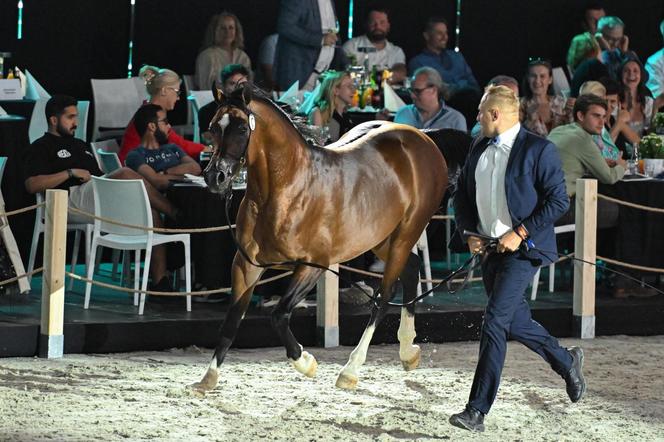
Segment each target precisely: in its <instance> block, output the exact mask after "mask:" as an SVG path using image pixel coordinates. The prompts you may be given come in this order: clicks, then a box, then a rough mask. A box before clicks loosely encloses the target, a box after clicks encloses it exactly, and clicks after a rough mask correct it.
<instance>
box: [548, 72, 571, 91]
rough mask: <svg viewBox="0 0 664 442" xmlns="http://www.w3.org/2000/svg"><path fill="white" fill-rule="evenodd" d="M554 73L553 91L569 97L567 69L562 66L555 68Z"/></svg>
mask: <svg viewBox="0 0 664 442" xmlns="http://www.w3.org/2000/svg"><path fill="white" fill-rule="evenodd" d="M552 75H553V91H554V92H555V93H556V95H563V96H565V98H567V97H569V93H570V87H569V81H568V80H567V75H565V69H564V68H561V67H558V68H553V70H552Z"/></svg>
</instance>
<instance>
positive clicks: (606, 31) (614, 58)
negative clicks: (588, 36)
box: [595, 16, 630, 81]
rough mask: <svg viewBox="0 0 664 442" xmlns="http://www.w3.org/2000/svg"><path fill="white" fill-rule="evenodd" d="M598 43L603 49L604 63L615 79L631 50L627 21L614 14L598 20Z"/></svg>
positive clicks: (596, 36) (618, 79) (596, 35)
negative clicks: (626, 29) (626, 32)
mask: <svg viewBox="0 0 664 442" xmlns="http://www.w3.org/2000/svg"><path fill="white" fill-rule="evenodd" d="M595 38H596V39H597V43H599V46H600V48H601V49H602V58H601V60H602V63H604V65H606V67H607V69H608V70H609V75H611V76H612V77H613V79H614V80H617V81H620V78H617V72H618V68H619V67H620V64H621V63H622V60H623V58H624V57H625V55H627V54H628V53H629V52H630V51H629V37H627V35H625V23H623V21H622V20H621V19H620V18H618V17H614V16H608V17H602V18H600V19H599V21H598V22H597V33H596V34H595Z"/></svg>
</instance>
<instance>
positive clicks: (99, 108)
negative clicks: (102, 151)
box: [90, 77, 145, 141]
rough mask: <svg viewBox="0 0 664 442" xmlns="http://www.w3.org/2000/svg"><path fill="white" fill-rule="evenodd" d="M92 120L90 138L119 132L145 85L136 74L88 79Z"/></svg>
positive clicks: (143, 92)
mask: <svg viewBox="0 0 664 442" xmlns="http://www.w3.org/2000/svg"><path fill="white" fill-rule="evenodd" d="M90 83H91V85H92V97H93V102H94V109H95V112H94V113H95V122H94V125H93V129H92V138H91V140H92V141H96V140H97V139H98V138H99V137H100V136H102V133H101V132H102V130H103V132H104V134H103V136H105V137H107V136H115V135H122V134H123V133H124V130H125V128H126V127H127V125H128V124H129V121H131V117H132V116H133V115H134V113H135V112H136V109H138V108H139V107H140V106H141V104H143V99H144V97H145V85H144V84H143V80H142V79H141V78H139V77H133V78H114V79H107V80H99V79H94V78H93V79H91V80H90Z"/></svg>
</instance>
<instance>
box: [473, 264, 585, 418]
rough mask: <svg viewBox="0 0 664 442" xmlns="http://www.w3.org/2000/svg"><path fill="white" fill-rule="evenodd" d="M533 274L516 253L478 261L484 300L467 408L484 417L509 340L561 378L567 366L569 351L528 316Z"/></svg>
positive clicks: (501, 369) (570, 365)
mask: <svg viewBox="0 0 664 442" xmlns="http://www.w3.org/2000/svg"><path fill="white" fill-rule="evenodd" d="M536 271H537V266H536V265H534V264H533V263H532V262H531V261H530V260H529V259H527V258H525V257H523V256H522V255H521V254H520V253H519V252H518V251H517V252H514V253H491V254H489V255H488V256H487V257H486V258H485V260H484V262H483V263H482V279H483V282H484V287H485V289H486V292H487V295H488V297H489V300H488V303H487V306H486V310H485V312H484V321H483V323H482V332H481V336H480V354H479V360H478V362H477V368H476V370H475V378H474V379H473V386H472V388H471V390H470V398H469V400H468V405H470V406H471V407H473V408H475V409H477V410H479V411H481V412H482V413H484V414H487V413H488V412H489V410H490V409H491V405H492V404H493V401H494V400H495V398H496V392H497V391H498V385H499V384H500V376H501V373H502V371H503V365H504V363H505V353H506V352H507V340H508V339H514V340H516V341H518V342H520V343H522V344H524V345H525V346H526V347H528V348H529V349H531V350H532V351H534V352H535V353H537V354H539V355H540V356H541V357H542V358H543V359H544V360H545V361H547V362H548V363H549V365H551V368H553V370H554V371H555V372H556V373H558V374H559V375H561V376H563V375H565V373H567V372H568V371H569V369H570V368H571V367H572V357H571V356H570V354H569V352H568V351H567V350H566V349H565V348H563V347H561V346H560V344H558V340H557V339H556V338H554V337H553V336H551V335H550V334H549V332H548V331H546V329H545V328H544V327H542V326H541V325H540V324H539V323H538V322H536V321H534V320H533V319H532V317H531V315H530V307H529V306H528V303H527V302H526V299H525V297H524V294H525V291H526V289H527V288H528V284H529V283H530V282H531V281H532V280H533V276H534V275H535V272H536Z"/></svg>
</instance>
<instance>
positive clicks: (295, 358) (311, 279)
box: [272, 265, 323, 378]
mask: <svg viewBox="0 0 664 442" xmlns="http://www.w3.org/2000/svg"><path fill="white" fill-rule="evenodd" d="M322 273H323V270H321V269H318V268H315V267H307V266H303V265H300V266H298V267H296V268H295V271H294V272H293V276H292V278H291V281H290V284H289V285H288V290H287V291H286V294H285V295H284V296H283V297H282V298H281V300H280V301H279V304H277V307H276V308H275V309H274V311H273V312H272V326H273V327H274V329H275V330H276V331H277V333H278V334H279V337H280V338H281V342H282V343H283V344H284V346H285V347H286V356H288V359H290V360H291V363H292V364H293V367H294V368H295V369H296V370H297V371H299V372H300V373H302V374H304V375H305V376H308V377H310V378H312V377H314V376H315V375H316V369H317V367H318V363H317V362H316V358H314V357H313V356H312V355H311V354H310V353H309V352H306V351H303V350H302V346H301V345H300V343H299V342H297V339H295V336H293V333H292V332H291V329H290V317H291V312H292V311H293V308H295V306H296V305H297V304H298V303H299V302H300V301H301V300H302V299H304V297H305V296H306V295H307V293H309V291H310V290H311V289H312V288H313V287H314V285H315V284H316V282H317V281H318V279H319V278H320V275H321V274H322Z"/></svg>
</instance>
